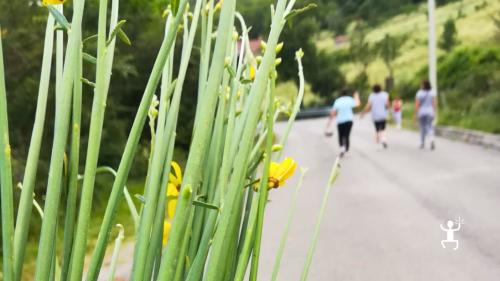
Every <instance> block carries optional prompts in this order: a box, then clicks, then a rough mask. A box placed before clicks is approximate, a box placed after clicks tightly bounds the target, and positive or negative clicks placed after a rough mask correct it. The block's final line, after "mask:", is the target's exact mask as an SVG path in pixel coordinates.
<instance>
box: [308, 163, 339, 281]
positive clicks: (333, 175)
mask: <svg viewBox="0 0 500 281" xmlns="http://www.w3.org/2000/svg"><path fill="white" fill-rule="evenodd" d="M339 160H340V159H339V158H337V160H335V164H333V168H332V173H331V175H330V179H329V181H328V184H327V186H326V191H325V195H324V196H323V203H321V209H320V211H319V216H318V221H317V222H316V226H315V227H314V234H313V238H312V242H311V246H310V247H309V251H308V254H307V258H306V263H305V264H304V269H303V271H302V275H301V277H300V280H301V281H306V280H307V275H308V274H309V268H310V267H311V262H312V259H313V256H314V251H315V250H316V244H317V242H318V237H319V230H320V227H321V222H322V221H323V216H324V215H325V209H326V205H327V203H328V197H329V195H330V191H331V190H332V186H333V184H334V183H335V180H336V179H337V176H338V175H339V170H340V165H339Z"/></svg>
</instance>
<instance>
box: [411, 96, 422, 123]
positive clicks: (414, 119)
mask: <svg viewBox="0 0 500 281" xmlns="http://www.w3.org/2000/svg"><path fill="white" fill-rule="evenodd" d="M419 109H420V100H419V99H418V98H415V110H414V111H413V124H416V123H417V112H418V110H419Z"/></svg>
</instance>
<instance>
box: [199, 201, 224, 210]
mask: <svg viewBox="0 0 500 281" xmlns="http://www.w3.org/2000/svg"><path fill="white" fill-rule="evenodd" d="M193 205H195V206H198V207H203V208H207V209H212V210H219V207H218V206H215V205H212V204H208V203H205V202H201V201H196V200H194V201H193Z"/></svg>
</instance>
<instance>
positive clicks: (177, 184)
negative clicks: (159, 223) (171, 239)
mask: <svg viewBox="0 0 500 281" xmlns="http://www.w3.org/2000/svg"><path fill="white" fill-rule="evenodd" d="M172 169H173V173H170V174H169V175H168V186H167V215H166V217H165V221H164V222H163V245H165V244H167V240H168V234H169V232H170V227H171V225H172V223H171V222H172V219H173V218H174V215H175V207H176V206H177V198H178V197H179V191H180V189H181V184H182V170H181V167H180V166H179V164H177V162H175V161H172Z"/></svg>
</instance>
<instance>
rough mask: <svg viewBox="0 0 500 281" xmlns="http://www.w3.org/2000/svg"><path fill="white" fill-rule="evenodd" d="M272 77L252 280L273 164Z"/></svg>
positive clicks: (257, 260)
mask: <svg viewBox="0 0 500 281" xmlns="http://www.w3.org/2000/svg"><path fill="white" fill-rule="evenodd" d="M270 75H271V76H272V78H271V79H270V84H271V85H270V91H269V92H270V95H269V105H268V107H269V108H268V112H267V136H266V152H265V155H266V156H265V162H264V173H263V175H262V179H261V182H260V187H259V197H258V200H259V211H258V213H257V226H256V227H257V231H256V232H255V234H256V235H255V241H254V246H253V252H252V267H251V270H250V280H252V281H255V280H257V274H258V269H259V258H260V245H261V242H262V228H263V226H264V212H265V209H266V204H267V198H268V180H269V168H270V166H271V158H272V147H273V138H274V131H273V127H274V112H275V110H276V109H275V106H276V103H275V101H274V96H275V92H276V78H277V73H275V70H274V71H273V73H272V74H270Z"/></svg>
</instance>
